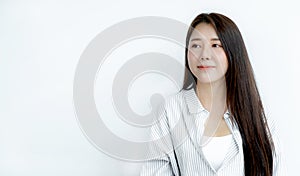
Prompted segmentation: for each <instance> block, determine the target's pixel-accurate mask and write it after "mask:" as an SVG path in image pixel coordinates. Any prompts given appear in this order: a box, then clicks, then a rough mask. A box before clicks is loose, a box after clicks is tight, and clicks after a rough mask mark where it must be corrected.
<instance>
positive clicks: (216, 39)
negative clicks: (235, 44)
mask: <svg viewBox="0 0 300 176" xmlns="http://www.w3.org/2000/svg"><path fill="white" fill-rule="evenodd" d="M197 40H199V41H201V40H202V39H201V38H193V39H192V40H191V41H197ZM210 40H211V41H220V39H218V38H212V39H210Z"/></svg>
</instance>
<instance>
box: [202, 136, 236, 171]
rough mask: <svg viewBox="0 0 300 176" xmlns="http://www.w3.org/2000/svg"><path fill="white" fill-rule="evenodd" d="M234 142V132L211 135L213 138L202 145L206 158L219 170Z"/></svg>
mask: <svg viewBox="0 0 300 176" xmlns="http://www.w3.org/2000/svg"><path fill="white" fill-rule="evenodd" d="M232 142H233V137H232V134H230V135H226V136H220V137H211V140H210V141H209V142H208V143H207V144H206V145H205V146H203V147H202V152H203V154H204V156H205V158H206V159H207V161H208V162H209V163H210V164H211V166H212V167H213V168H214V169H215V170H218V169H219V168H220V166H221V165H222V163H223V160H224V158H225V156H226V154H227V152H228V149H229V147H230V145H231V144H232Z"/></svg>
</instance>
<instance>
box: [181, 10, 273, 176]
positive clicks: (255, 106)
mask: <svg viewBox="0 0 300 176" xmlns="http://www.w3.org/2000/svg"><path fill="white" fill-rule="evenodd" d="M199 23H207V24H211V25H212V26H213V28H214V29H215V31H216V33H217V35H218V37H219V39H220V41H221V44H222V46H223V49H224V51H225V53H226V56H227V59H228V70H227V72H226V74H225V79H226V86H227V99H226V103H227V107H228V110H229V112H230V114H231V119H232V120H233V121H235V122H236V123H237V125H238V128H239V130H240V133H241V136H242V141H243V152H244V170H245V175H246V176H272V170H273V157H272V154H273V151H274V144H273V140H272V137H271V134H270V130H269V127H268V125H267V121H266V116H265V112H264V109H263V105H262V102H261V98H260V95H259V92H258V89H257V86H256V82H255V78H254V73H253V69H252V66H251V63H250V61H249V57H248V54H247V50H246V47H245V44H244V41H243V38H242V35H241V33H240V31H239V29H238V27H237V26H236V24H235V23H234V22H233V21H232V20H230V19H229V18H228V17H226V16H224V15H221V14H218V13H209V14H206V13H203V14H200V15H198V16H197V17H196V18H195V19H194V20H193V22H192V23H191V26H190V28H189V31H188V33H187V37H186V49H185V67H186V68H185V78H184V84H183V89H184V90H189V89H192V88H193V89H195V88H196V83H197V78H196V77H195V76H194V75H193V74H191V70H190V68H189V66H188V58H187V57H188V46H189V40H190V37H191V34H192V32H193V30H194V28H195V27H196V26H197V25H198V24H199Z"/></svg>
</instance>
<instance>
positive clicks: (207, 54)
mask: <svg viewBox="0 0 300 176" xmlns="http://www.w3.org/2000/svg"><path fill="white" fill-rule="evenodd" d="M210 59H211V49H210V48H209V47H207V46H204V48H203V50H202V52H201V54H200V60H201V61H204V60H210Z"/></svg>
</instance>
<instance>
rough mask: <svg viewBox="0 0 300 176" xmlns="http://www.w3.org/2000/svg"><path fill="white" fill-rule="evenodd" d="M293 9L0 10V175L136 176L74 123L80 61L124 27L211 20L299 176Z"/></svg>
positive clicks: (89, 4)
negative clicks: (245, 61) (95, 43)
mask: <svg viewBox="0 0 300 176" xmlns="http://www.w3.org/2000/svg"><path fill="white" fill-rule="evenodd" d="M297 4H298V3H297V1H291V0H286V1H271V0H267V1H258V0H254V1H238V0H229V1H217V0H209V1H196V0H185V1H179V0H163V1H162V0H151V1H145V0H144V1H141V0H130V1H121V0H110V1H108V0H106V1H91V0H88V1H79V0H72V1H71V0H63V1H58V0H56V1H37V0H36V1H34V0H28V1H8V0H1V1H0V175H1V176H17V175H18V176H21V175H22V176H29V175H30V176H38V175H44V176H50V175H51V176H53V175H56V176H68V175H72V176H82V175H88V176H96V175H97V176H98V175H137V173H138V171H139V167H140V164H139V163H130V162H124V161H119V160H117V159H114V158H111V157H109V156H107V155H105V154H103V153H101V152H100V151H99V150H97V149H96V148H94V146H93V145H91V144H90V143H89V141H88V140H87V139H86V138H85V136H84V134H83V133H82V131H81V129H80V127H79V124H78V123H77V120H76V117H75V113H74V108H73V102H72V101H73V100H72V99H73V98H72V96H73V92H72V91H73V90H72V89H73V87H72V86H73V79H74V72H75V69H76V65H77V62H78V60H79V58H80V55H81V53H82V52H83V50H84V49H85V47H86V46H87V45H88V43H89V42H90V41H91V40H92V39H93V38H94V37H95V36H96V35H97V34H99V33H100V32H101V31H103V30H104V29H106V28H107V27H109V26H111V25H113V24H115V23H118V22H121V21H122V20H126V19H130V18H133V17H139V16H146V15H151V16H162V17H168V18H173V19H176V20H179V21H181V22H184V23H187V24H189V23H190V22H191V21H192V19H193V18H194V17H195V16H196V15H197V14H198V13H202V12H213V11H214V12H219V13H223V14H225V15H227V16H229V17H230V18H231V19H233V20H234V21H235V22H236V23H237V25H238V26H239V28H240V30H241V32H242V34H243V37H244V40H245V43H246V46H247V49H248V52H249V55H250V59H251V62H252V64H253V68H254V71H255V75H256V79H257V84H258V87H259V89H260V92H261V95H262V98H263V102H264V105H265V108H266V111H267V114H268V115H269V116H271V117H272V118H273V119H275V121H276V124H277V130H278V133H279V136H280V140H281V144H282V152H283V156H284V159H285V164H286V167H287V170H288V175H297V174H298V170H299V168H298V164H299V163H300V161H299V158H300V156H299V144H300V141H299V136H298V135H297V134H299V122H300V120H299V118H300V115H299V107H298V106H299V98H300V94H299V91H298V90H299V89H300V84H299V78H298V77H299V76H300V69H299V66H300V62H299V59H300V54H299V51H300V50H299V49H300V45H299V40H300V35H299V31H300V25H299V16H300V13H299V9H298V6H297ZM297 11H298V12H297ZM173 54H174V53H173ZM175 54H177V55H178V56H181V54H180V53H179V52H178V53H176V52H175ZM181 61H183V60H181ZM151 85H153V84H151ZM170 87H172V86H170ZM140 108H142V107H140ZM144 109H145V108H144ZM136 111H139V110H138V109H137V110H136ZM119 130H120V129H119Z"/></svg>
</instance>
